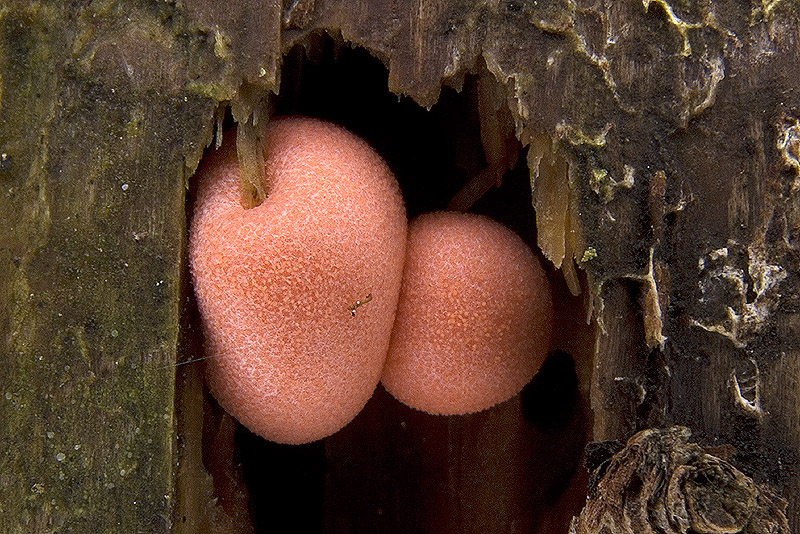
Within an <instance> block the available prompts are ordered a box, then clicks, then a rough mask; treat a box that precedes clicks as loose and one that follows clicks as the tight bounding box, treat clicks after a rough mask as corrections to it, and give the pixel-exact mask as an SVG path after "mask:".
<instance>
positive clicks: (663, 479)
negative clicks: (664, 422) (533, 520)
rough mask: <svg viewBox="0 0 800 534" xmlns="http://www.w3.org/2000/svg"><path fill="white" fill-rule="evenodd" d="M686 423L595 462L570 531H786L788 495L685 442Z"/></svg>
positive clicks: (643, 435) (636, 439)
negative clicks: (584, 495)
mask: <svg viewBox="0 0 800 534" xmlns="http://www.w3.org/2000/svg"><path fill="white" fill-rule="evenodd" d="M689 436H690V431H689V430H688V429H687V428H685V427H672V428H669V429H667V430H643V431H641V432H639V433H637V434H636V435H634V436H633V437H632V438H631V439H630V440H628V443H627V445H626V446H625V447H624V448H623V449H622V450H620V451H619V452H617V453H616V454H614V455H613V457H610V458H605V459H603V458H602V457H598V458H595V460H600V462H599V464H598V465H597V466H596V467H595V468H594V473H593V479H594V480H593V484H592V485H591V487H590V488H589V497H588V500H587V502H586V506H585V507H584V509H583V511H582V512H581V514H580V517H578V518H575V520H574V521H573V523H572V525H571V527H570V534H650V533H655V532H659V533H664V534H681V533H684V532H697V533H698V534H701V533H702V534H723V533H740V532H741V533H742V534H762V533H763V534H789V533H790V532H791V531H790V530H789V523H788V521H787V520H786V515H785V510H786V501H785V500H784V499H782V498H781V497H779V496H777V495H775V493H774V492H773V490H771V489H770V488H769V487H768V486H765V485H760V484H756V483H755V482H753V480H752V479H751V478H750V477H748V476H745V475H744V474H743V473H742V472H741V471H739V470H738V469H736V468H735V467H733V466H732V465H731V464H730V463H728V462H726V461H725V460H723V459H721V458H718V457H717V456H713V455H712V454H709V453H707V452H706V451H705V450H704V449H703V448H702V447H700V446H699V445H697V444H694V443H689V442H688V438H689Z"/></svg>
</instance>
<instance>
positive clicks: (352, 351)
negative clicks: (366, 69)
mask: <svg viewBox="0 0 800 534" xmlns="http://www.w3.org/2000/svg"><path fill="white" fill-rule="evenodd" d="M231 137H232V136H229V137H228V138H231ZM265 146H266V149H265V160H266V169H267V172H266V174H267V192H268V196H267V199H266V200H265V201H264V202H263V203H262V204H261V205H260V206H257V207H255V208H253V209H250V210H245V209H243V208H242V206H241V205H240V201H239V198H240V194H239V184H238V163H237V160H236V154H235V150H234V149H233V147H232V146H224V147H223V148H221V149H220V150H219V151H217V153H216V154H214V155H213V157H212V158H211V160H210V161H209V162H206V163H204V164H203V167H202V168H201V170H200V171H198V177H199V179H200V184H199V191H198V198H197V203H196V207H195V212H194V218H193V220H192V226H191V236H190V244H189V254H190V262H191V270H192V277H193V281H194V288H195V293H196V295H197V301H198V306H199V308H200V312H201V315H202V319H203V329H204V333H205V342H206V349H207V354H208V355H209V356H211V358H210V359H208V360H207V362H208V364H207V378H208V382H209V384H210V387H211V391H212V393H213V394H214V396H215V397H216V398H217V400H218V401H219V402H220V404H221V405H222V406H223V407H224V408H225V409H226V410H227V411H229V412H230V413H231V414H233V415H234V416H235V417H236V418H237V419H239V421H241V422H242V423H243V424H244V425H245V426H247V427H248V428H249V429H250V430H252V431H253V432H255V433H257V434H259V435H261V436H263V437H265V438H267V439H270V440H273V441H277V442H281V443H305V442H310V441H314V440H317V439H320V438H323V437H325V436H328V435H330V434H332V433H334V432H336V431H337V430H339V429H340V428H341V427H343V426H344V425H345V424H347V423H348V422H349V421H350V420H351V419H352V418H353V417H354V416H355V415H356V414H357V413H358V412H359V411H360V410H361V408H362V407H363V406H364V404H365V403H366V402H367V400H368V399H369V398H370V396H371V395H372V392H373V390H374V388H375V386H376V384H377V382H378V380H379V378H380V375H381V370H382V369H383V365H384V362H385V358H386V354H387V350H388V347H389V340H390V336H391V330H392V324H393V321H394V317H395V310H396V306H397V300H398V293H399V290H400V282H401V277H402V270H403V262H404V259H405V244H406V215H405V208H404V205H403V200H402V197H401V194H400V190H399V188H398V185H397V183H396V181H395V179H394V177H393V175H392V173H391V171H390V170H389V168H388V167H387V166H386V164H385V163H384V161H383V160H382V159H381V158H380V156H379V155H378V154H377V153H376V152H375V151H374V150H372V148H371V147H369V145H367V143H365V142H364V141H363V140H361V139H359V138H358V137H356V136H355V135H353V134H351V133H349V132H347V131H346V130H344V129H342V128H340V127H337V126H334V125H332V124H329V123H326V122H323V121H319V120H314V119H306V118H284V119H280V120H275V121H273V122H271V123H270V125H269V126H268V133H267V137H266V140H265ZM367 295H372V300H371V301H369V302H366V303H364V304H362V305H361V306H360V307H358V308H357V309H356V310H355V313H356V314H355V316H352V314H351V312H350V310H349V309H348V307H350V306H351V305H353V304H354V303H355V302H356V301H358V300H364V299H365V298H366V297H367Z"/></svg>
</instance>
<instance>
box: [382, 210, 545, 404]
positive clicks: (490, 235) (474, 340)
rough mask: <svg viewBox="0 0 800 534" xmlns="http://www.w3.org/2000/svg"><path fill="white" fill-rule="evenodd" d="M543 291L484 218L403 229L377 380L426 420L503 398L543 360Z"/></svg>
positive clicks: (508, 241) (444, 217)
mask: <svg viewBox="0 0 800 534" xmlns="http://www.w3.org/2000/svg"><path fill="white" fill-rule="evenodd" d="M552 317H553V304H552V297H551V295H550V286H549V283H548V281H547V277H546V276H545V273H544V271H543V269H542V267H541V264H540V263H539V261H538V260H537V259H536V257H535V256H534V255H533V253H532V252H531V250H530V248H528V246H527V245H526V244H525V243H524V242H523V241H522V239H520V238H519V237H518V236H517V235H516V234H515V233H513V232H512V231H511V230H509V229H508V228H506V227H505V226H503V225H501V224H500V223H497V222H495V221H493V220H491V219H489V218H487V217H483V216H480V215H472V214H464V213H448V212H436V213H429V214H425V215H422V216H420V217H418V218H416V219H415V220H414V221H412V222H411V224H410V225H409V230H408V244H407V251H406V263H405V270H404V273H403V284H402V288H401V292H400V301H399V303H398V308H397V319H396V320H395V326H394V331H393V332H392V343H391V347H390V350H389V357H388V359H387V362H386V367H385V369H384V374H383V377H382V379H381V380H382V382H383V384H384V386H385V387H386V389H387V390H388V391H389V392H390V393H391V394H392V395H394V396H395V397H396V398H397V399H399V400H400V401H402V402H404V403H405V404H407V405H409V406H411V407H412V408H416V409H419V410H424V411H426V412H429V413H432V414H443V415H453V414H464V413H471V412H476V411H480V410H484V409H486V408H489V407H491V406H493V405H495V404H497V403H499V402H503V401H505V400H508V399H510V398H511V397H512V396H514V395H515V394H517V393H518V392H519V391H520V390H521V389H522V387H523V386H524V385H525V384H526V383H527V382H528V381H529V380H530V379H531V378H532V377H533V375H534V374H535V373H536V371H537V370H538V369H539V366H540V365H541V363H542V362H543V361H544V358H545V356H546V355H547V350H548V345H549V343H550V334H551V330H552Z"/></svg>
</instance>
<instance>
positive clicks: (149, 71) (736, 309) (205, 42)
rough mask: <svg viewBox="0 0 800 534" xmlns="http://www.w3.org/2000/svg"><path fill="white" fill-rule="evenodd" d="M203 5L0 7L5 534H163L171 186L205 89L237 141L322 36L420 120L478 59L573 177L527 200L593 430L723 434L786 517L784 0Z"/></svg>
mask: <svg viewBox="0 0 800 534" xmlns="http://www.w3.org/2000/svg"><path fill="white" fill-rule="evenodd" d="M217 5H218V4H217V3H216V2H211V1H203V0H184V1H183V2H169V1H168V2H157V1H152V2H148V1H145V0H139V1H135V0H131V1H128V2H114V1H109V2H95V3H83V4H80V5H78V4H76V5H68V4H66V3H61V2H7V3H5V4H4V5H3V7H1V8H0V83H2V86H0V88H1V89H2V90H0V97H1V98H2V99H1V100H0V153H2V154H4V155H3V156H2V157H0V185H2V195H0V213H2V217H3V224H2V225H1V226H0V255H1V256H2V261H0V294H1V295H2V299H3V300H2V305H0V331H2V339H3V342H4V346H3V351H4V357H3V358H2V359H1V360H0V385H2V395H1V396H0V424H2V426H3V430H4V432H3V434H4V437H3V440H2V450H0V512H1V513H0V525H2V527H3V530H4V531H8V532H48V531H52V530H58V529H62V530H65V531H72V532H89V531H99V532H106V531H112V530H113V531H128V532H165V531H167V530H168V529H169V528H170V526H169V524H170V516H171V509H172V503H171V502H170V498H171V488H172V480H173V473H174V472H175V464H174V460H173V454H174V453H173V447H174V443H173V427H172V415H173V389H174V371H173V370H172V365H173V364H174V362H175V360H176V355H177V339H178V337H177V330H178V315H179V304H180V303H179V298H180V295H181V293H180V283H181V280H180V278H181V275H182V273H183V272H184V271H182V265H183V261H184V258H183V255H182V250H183V242H184V241H183V235H184V233H185V227H186V222H185V218H184V210H183V203H184V186H185V180H186V176H187V175H188V174H190V173H191V172H192V171H193V169H194V168H195V167H196V164H197V161H198V159H199V157H200V155H201V153H202V149H203V147H204V146H205V145H206V144H207V143H208V142H209V141H210V139H211V131H212V125H213V121H214V112H215V111H214V110H215V107H216V103H217V102H218V101H223V100H230V101H232V102H233V104H234V106H233V110H234V115H235V116H236V118H237V120H239V121H240V123H242V124H245V125H249V126H247V128H251V130H252V132H251V134H250V135H256V136H257V134H258V130H257V125H258V124H259V123H263V120H262V121H259V120H255V121H254V120H253V118H254V117H255V118H258V117H259V115H260V113H261V112H260V111H259V109H260V108H258V106H259V105H260V104H261V103H263V101H264V97H265V91H268V90H270V89H273V88H275V87H276V82H277V76H278V73H279V65H280V57H281V55H282V53H284V52H285V51H287V50H288V49H289V48H290V47H291V46H292V45H293V44H294V43H296V42H299V41H301V40H302V39H303V38H304V37H305V36H306V35H307V34H308V33H310V32H312V31H316V30H329V31H340V32H341V35H342V36H343V38H344V39H345V40H347V41H348V42H350V43H353V44H354V45H357V46H361V47H365V48H366V49H368V50H369V51H370V52H371V53H372V54H373V55H375V56H376V57H378V58H380V59H381V60H382V61H384V63H385V64H386V65H387V67H388V68H389V88H390V89H391V90H392V91H394V92H396V93H398V94H405V95H409V96H411V97H412V98H414V99H415V100H416V101H417V102H419V103H420V104H422V105H424V106H430V105H432V104H433V103H434V102H435V100H436V98H437V95H438V93H439V88H440V86H441V85H442V83H445V84H448V85H451V86H454V87H459V85H460V83H461V79H462V76H463V74H464V72H466V71H469V70H476V69H477V63H478V61H479V58H482V59H481V61H483V62H484V63H485V65H486V68H487V69H488V71H489V72H490V73H491V74H493V75H494V76H496V77H497V79H498V80H499V81H500V82H502V83H503V84H505V85H506V88H507V99H508V103H509V107H510V109H511V112H512V114H513V116H514V118H515V120H516V125H517V133H518V135H519V136H520V138H521V139H522V140H523V142H526V143H534V144H535V142H536V140H540V139H543V138H544V139H551V138H552V139H556V140H557V145H558V150H559V152H560V154H562V155H563V156H564V157H565V158H566V159H567V161H568V163H569V171H568V174H566V175H565V174H564V173H563V172H562V174H561V175H558V174H557V173H558V172H560V171H558V168H559V167H558V165H552V166H550V167H547V166H545V167H547V168H548V169H550V170H548V171H547V172H545V174H546V176H542V177H538V179H537V180H534V196H535V200H534V202H535V204H536V206H537V210H538V211H537V217H538V219H539V226H540V233H539V235H540V246H541V248H542V250H543V251H544V252H545V253H546V254H547V255H548V256H549V258H550V259H551V260H552V261H553V263H554V264H555V265H557V266H559V265H560V266H562V267H563V270H564V272H565V275H566V276H567V277H569V278H571V282H572V283H573V286H574V283H575V279H574V276H573V275H572V274H571V265H572V257H573V256H574V257H575V258H576V259H577V260H578V262H579V263H580V265H581V267H583V268H584V269H586V271H587V272H588V274H589V280H590V285H591V293H592V295H593V314H594V317H595V319H596V320H597V321H598V324H599V328H598V332H599V333H598V338H597V340H596V341H597V343H596V347H595V356H594V373H593V375H592V376H591V400H592V408H593V410H594V416H595V422H594V438H595V439H624V438H627V437H628V436H630V435H631V434H632V433H633V432H634V431H636V430H639V429H642V428H646V427H653V426H665V425H669V424H673V423H674V424H682V425H686V426H688V427H691V428H692V430H693V431H694V433H695V436H696V437H697V438H698V439H699V440H702V441H706V442H708V443H713V442H715V441H720V442H727V443H730V444H732V445H733V446H734V447H735V448H736V451H737V454H736V455H735V456H734V458H733V460H732V461H733V462H734V464H735V465H736V466H737V467H739V468H740V469H741V470H742V471H743V472H744V473H745V474H747V475H751V476H753V477H754V479H755V480H756V481H757V482H764V481H766V482H769V483H771V484H773V485H774V486H775V487H776V488H777V489H778V491H779V492H780V493H782V494H783V495H784V496H785V497H786V498H787V499H788V500H789V503H790V506H789V510H790V524H791V526H792V528H793V530H794V531H797V530H798V529H799V527H800V512H799V511H798V510H800V473H799V472H798V471H797V469H796V467H793V466H796V465H797V464H798V461H800V413H798V412H800V398H799V397H800V358H799V357H798V356H799V355H800V354H799V353H798V352H799V347H798V324H799V323H798V311H800V308H798V301H799V300H798V299H799V298H800V295H799V294H798V288H799V287H800V284H799V283H798V282H799V281H798V273H799V272H800V270H799V269H798V256H797V233H798V228H800V221H799V220H798V217H799V216H800V215H799V214H800V212H799V211H798V199H799V198H800V196H799V194H798V190H800V159H798V158H799V157H800V149H799V148H798V147H800V122H799V119H798V117H800V108H799V107H798V104H800V102H799V101H798V88H797V82H796V80H797V79H798V77H799V76H798V74H800V73H798V70H800V61H798V59H799V58H798V54H800V49H798V47H797V46H796V42H797V39H798V37H799V35H798V34H799V33H800V32H799V31H798V30H799V29H800V28H799V27H798V18H797V14H796V13H797V4H796V2H793V1H769V2H766V1H759V2H755V1H752V2H713V3H711V2H681V3H677V2H675V3H674V5H673V4H671V3H669V2H666V1H664V0H644V1H634V0H627V1H622V2H610V1H609V2H599V1H596V0H591V1H589V0H575V1H572V0H561V1H556V2H526V1H522V0H508V1H492V2H486V3H479V4H477V3H468V2H458V1H450V2H445V1H439V2H431V1H422V0H416V1H412V0H402V1H397V2H391V3H388V2H386V3H384V2H372V3H351V2H336V1H319V2H314V1H313V0H300V1H298V2H287V3H286V7H285V8H284V7H282V6H281V5H279V4H278V3H277V1H274V0H273V1H255V0H251V1H248V0H230V1H228V2H225V3H224V8H218V7H215V6H217ZM243 80H244V81H243ZM531 154H532V157H529V162H530V163H531V167H532V170H533V173H532V174H533V175H534V178H537V177H536V166H537V163H539V160H538V159H537V158H538V157H539V155H541V153H540V152H535V151H532V152H531ZM537 154H538V155H537ZM245 157H247V156H245ZM553 169H555V170H553ZM543 172H544V171H543ZM554 173H556V174H554ZM566 183H568V184H569V188H566V187H563V186H564V184H566ZM559 186H560V187H559ZM549 208H552V209H549ZM582 365H583V367H581V366H580V365H579V368H581V369H582V372H581V373H579V374H581V378H582V379H583V380H584V384H587V383H588V380H589V374H590V373H591V372H592V371H591V370H592V364H591V363H589V362H583V364H582Z"/></svg>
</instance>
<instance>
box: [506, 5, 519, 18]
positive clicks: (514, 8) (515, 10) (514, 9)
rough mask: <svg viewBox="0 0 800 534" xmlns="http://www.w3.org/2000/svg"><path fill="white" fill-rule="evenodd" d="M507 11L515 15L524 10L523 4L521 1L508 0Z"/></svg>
mask: <svg viewBox="0 0 800 534" xmlns="http://www.w3.org/2000/svg"><path fill="white" fill-rule="evenodd" d="M506 11H507V12H508V13H513V14H514V15H516V14H518V13H520V12H521V11H522V4H520V3H519V2H508V3H507V4H506Z"/></svg>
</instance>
